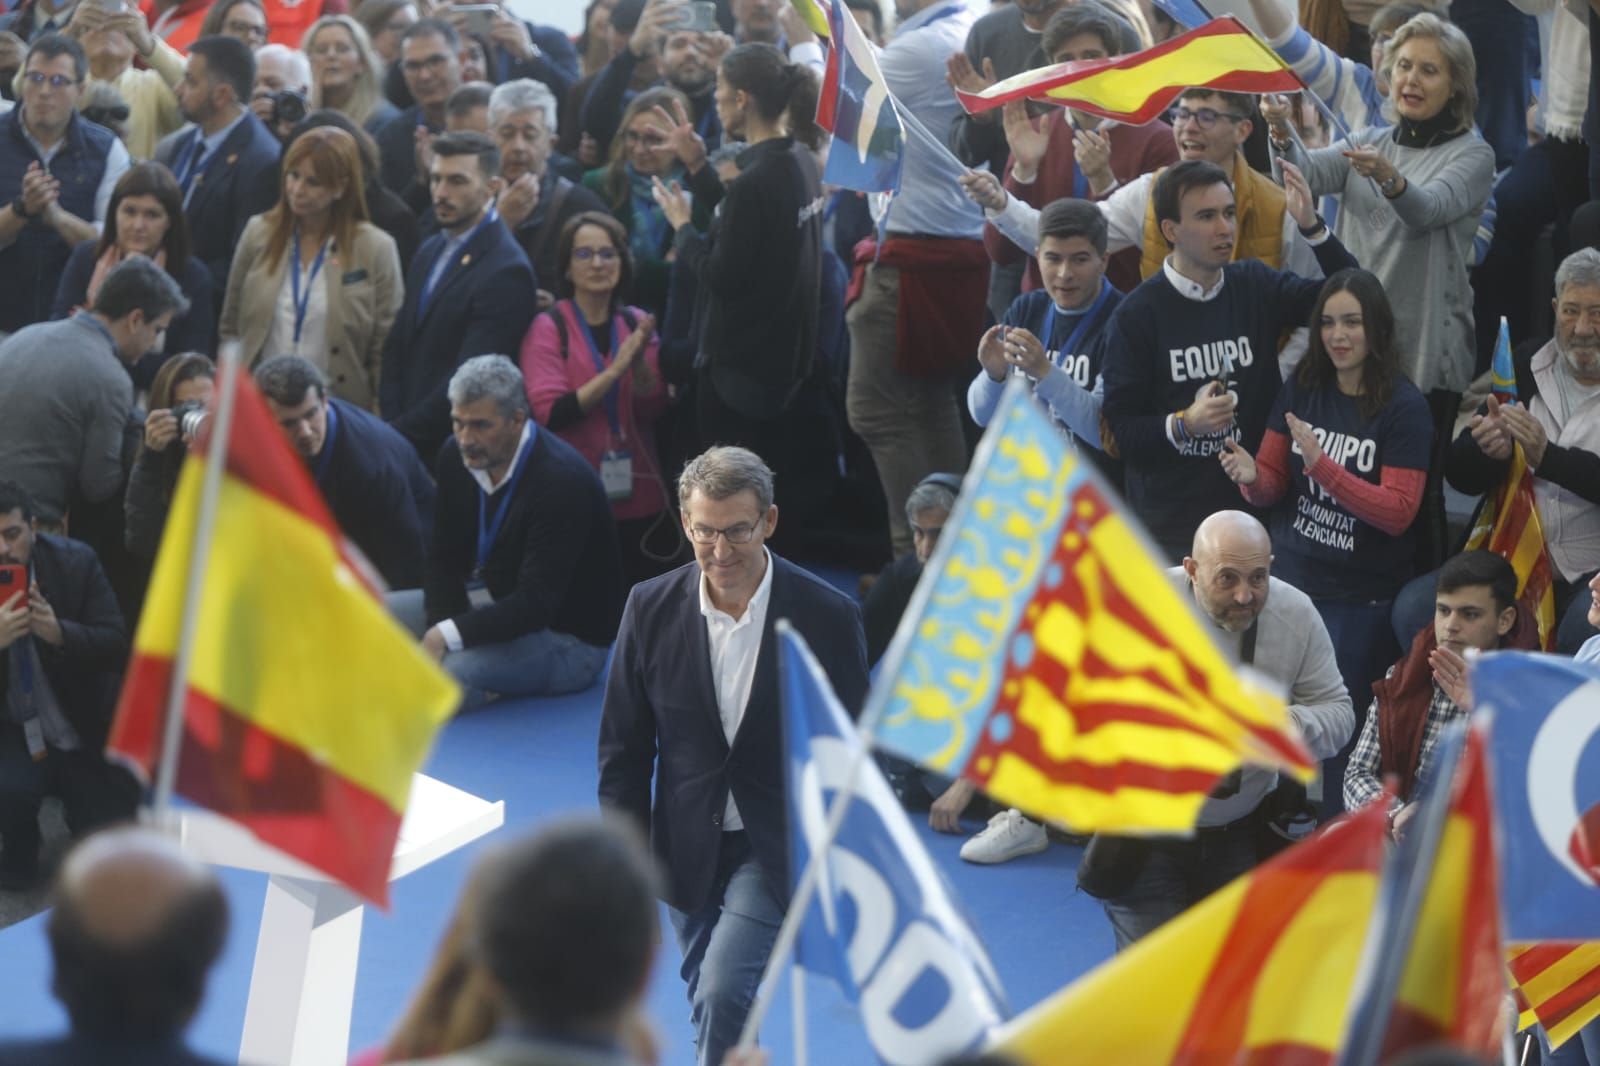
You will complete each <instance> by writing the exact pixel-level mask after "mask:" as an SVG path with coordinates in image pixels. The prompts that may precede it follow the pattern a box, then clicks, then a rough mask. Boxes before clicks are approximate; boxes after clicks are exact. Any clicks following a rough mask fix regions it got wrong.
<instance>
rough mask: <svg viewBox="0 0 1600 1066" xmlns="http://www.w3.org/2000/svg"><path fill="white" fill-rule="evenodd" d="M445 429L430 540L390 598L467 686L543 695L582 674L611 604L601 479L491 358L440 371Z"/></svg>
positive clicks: (607, 637)
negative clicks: (415, 578) (411, 575)
mask: <svg viewBox="0 0 1600 1066" xmlns="http://www.w3.org/2000/svg"><path fill="white" fill-rule="evenodd" d="M449 390H450V421H451V424H452V425H453V426H454V428H455V436H454V438H453V439H451V440H450V441H449V442H447V443H446V444H445V446H444V447H443V448H441V449H439V458H438V462H437V463H436V465H435V468H434V473H435V475H436V477H437V478H438V481H439V491H438V495H437V497H436V498H435V501H434V515H433V537H432V538H431V540H430V541H429V544H428V558H427V562H426V564H425V567H424V570H425V576H424V580H423V587H422V589H421V590H409V591H404V592H397V593H394V594H392V595H391V596H390V597H389V605H390V608H391V609H392V610H393V611H394V613H395V616H396V617H397V618H398V619H399V620H400V621H401V623H402V624H404V625H406V626H407V627H408V628H410V629H411V631H412V632H414V633H417V634H418V635H419V636H421V637H422V646H423V648H424V649H426V650H427V651H428V652H429V653H430V654H431V655H433V657H434V658H436V659H439V660H441V661H442V662H443V663H444V667H445V669H446V670H449V671H450V673H451V674H453V675H454V676H455V678H456V680H458V681H460V682H461V684H462V687H463V688H465V689H466V697H465V701H464V705H463V706H464V708H470V707H472V706H474V705H476V704H478V703H481V702H483V701H484V700H485V699H487V698H490V697H493V696H555V695H560V694H563V693H567V692H578V691H580V690H582V689H586V688H588V687H589V686H590V685H592V684H594V682H595V679H596V678H598V677H599V676H600V670H601V669H602V668H603V667H604V666H605V661H606V651H607V649H608V648H609V647H610V645H611V640H612V638H613V637H615V636H616V632H617V619H618V617H619V616H620V615H621V613H622V562H621V559H620V558H619V557H618V554H617V531H616V526H615V525H614V524H613V522H612V518H611V502H610V500H608V499H607V498H606V491H605V487H604V486H602V485H601V484H600V476H599V475H598V474H596V473H595V470H594V467H592V466H590V465H589V462H588V460H586V459H585V458H584V457H583V456H581V455H579V454H578V452H577V451H575V450H574V449H573V447H572V446H571V445H570V444H568V443H567V442H566V441H564V440H562V439H561V438H560V437H557V436H556V435H555V434H554V433H550V432H548V431H546V430H543V429H540V428H539V426H538V425H537V424H536V423H535V422H533V421H532V420H531V419H530V418H529V417H528V395H527V391H526V387H525V386H524V385H523V382H522V373H521V371H519V370H518V369H517V368H516V366H515V365H514V364H513V363H512V362H511V360H509V359H507V358H506V357H505V356H503V355H480V356H476V357H474V358H472V359H469V360H467V361H466V362H465V363H463V364H462V365H461V369H460V370H457V371H456V373H455V376H454V377H452V378H451V379H450V385H449Z"/></svg>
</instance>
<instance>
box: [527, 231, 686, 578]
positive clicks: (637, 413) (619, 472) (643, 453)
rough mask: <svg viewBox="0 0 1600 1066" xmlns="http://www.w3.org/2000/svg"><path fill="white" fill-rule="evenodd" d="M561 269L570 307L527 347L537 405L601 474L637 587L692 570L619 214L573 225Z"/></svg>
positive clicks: (661, 390) (560, 246)
mask: <svg viewBox="0 0 1600 1066" xmlns="http://www.w3.org/2000/svg"><path fill="white" fill-rule="evenodd" d="M556 262H557V263H559V264H560V265H561V277H560V280H559V283H560V290H561V295H562V299H560V300H558V301H557V302H556V304H555V306H553V307H551V308H550V310H548V311H546V312H545V313H544V314H542V315H540V316H539V317H538V318H536V319H534V320H533V326H532V327H531V328H530V329H529V330H528V335H527V337H526V338H525V339H524V340H523V342H522V375H523V380H524V381H525V382H526V385H527V390H528V406H529V408H530V409H531V410H532V411H533V417H534V418H536V419H538V420H539V423H540V424H541V425H543V426H545V427H546V428H547V429H549V430H551V431H552V432H553V433H555V434H557V435H558V436H560V437H561V438H562V439H563V440H565V441H566V442H567V443H568V444H571V445H572V446H573V447H574V448H576V449H578V451H579V452H581V453H582V454H583V456H584V458H586V459H588V460H589V463H590V464H591V465H592V466H593V467H594V468H595V470H596V471H598V472H599V474H600V479H601V481H603V482H604V483H605V486H606V492H607V494H608V495H609V496H610V497H611V511H612V514H613V515H614V516H615V517H616V520H617V540H618V541H619V542H620V546H621V549H622V574H623V579H624V580H625V581H626V582H627V584H628V585H629V587H631V586H633V585H634V584H636V583H637V582H640V581H643V580H644V579H646V578H650V577H654V576H656V575H657V574H661V573H665V572H666V571H667V570H668V569H669V568H671V567H673V566H676V565H677V564H678V563H680V562H684V561H686V559H685V556H684V554H683V538H682V537H680V536H679V535H678V529H677V525H676V524H675V523H674V522H673V520H672V512H671V509H670V507H669V506H668V496H667V487H666V482H665V480H664V477H663V473H662V469H661V460H660V457H659V456H658V455H657V452H656V441H655V436H656V426H655V423H656V419H657V418H658V417H659V416H660V415H661V413H662V412H663V411H665V410H666V407H667V389H666V385H665V384H664V383H663V382H662V380H661V364H660V350H659V349H660V341H659V340H658V338H657V337H656V333H655V325H656V322H655V319H654V318H653V317H652V316H651V315H649V314H646V313H645V312H644V311H643V310H641V309H640V308H637V307H629V306H628V305H627V304H626V302H625V299H626V296H627V293H628V291H629V286H630V283H631V282H632V276H633V264H632V256H631V255H630V254H629V251H628V233H627V231H626V230H625V229H623V228H622V223H620V222H618V221H617V220H616V219H614V218H612V217H611V216H610V215H606V214H602V213H600V212H598V211H585V212H583V213H582V214H580V215H576V216H574V217H573V218H571V219H569V220H568V221H567V224H566V225H565V226H563V227H562V228H561V236H560V237H559V238H558V240H557V244H556Z"/></svg>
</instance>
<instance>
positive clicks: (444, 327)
mask: <svg viewBox="0 0 1600 1066" xmlns="http://www.w3.org/2000/svg"><path fill="white" fill-rule="evenodd" d="M499 174H500V150H499V149H498V148H496V147H495V143H494V141H492V140H490V139H489V138H488V137H486V136H484V135H483V134H481V133H474V132H469V131H468V132H456V133H446V134H441V135H440V136H439V137H437V138H436V139H435V140H434V142H433V165H432V169H431V171H430V173H429V186H430V188H431V189H432V194H433V210H434V214H435V215H436V216H437V218H438V219H439V227H440V229H439V232H438V233H436V234H434V235H433V236H432V237H430V238H428V240H427V241H425V242H424V243H423V245H422V247H421V248H420V249H418V251H417V255H416V258H415V259H413V260H412V261H411V269H410V270H409V271H408V272H407V273H406V301H405V304H404V306H402V307H401V308H400V314H399V317H397V318H396V319H395V321H394V326H393V328H391V329H390V330H389V339H388V341H387V342H386V343H385V344H384V348H383V374H382V377H381V379H380V383H379V386H378V402H379V408H380V410H381V411H382V413H383V417H384V418H385V419H386V420H387V421H388V422H389V424H390V425H392V426H394V428H395V429H397V430H399V431H400V433H401V435H402V436H404V437H405V438H406V439H407V440H409V441H410V442H411V444H412V446H413V447H414V448H416V449H417V454H418V455H419V456H421V457H422V459H423V461H424V462H431V461H432V460H433V458H434V456H435V455H437V454H438V451H439V446H440V445H441V444H443V443H444V440H445V438H446V437H448V436H449V435H450V401H449V399H448V398H447V396H446V389H447V388H448V386H449V384H450V376H451V375H452V374H454V373H455V371H456V368H457V367H459V366H460V365H461V364H462V363H464V362H466V361H467V360H468V359H470V358H471V357H473V356H475V355H507V356H510V357H512V358H513V359H514V358H515V357H516V354H517V353H518V352H519V351H521V350H522V337H523V334H525V333H527V332H528V325H529V323H531V322H532V321H533V316H534V311H535V309H536V302H537V291H538V284H537V282H536V280H535V278H534V276H533V268H532V267H531V266H529V265H528V257H527V256H526V255H524V254H523V252H522V249H521V248H520V247H519V246H518V245H517V242H516V239H515V238H514V237H513V236H512V235H511V231H510V230H508V229H507V228H506V227H505V226H502V225H501V224H500V220H499V216H498V215H497V214H496V213H495V210H494V196H495V193H497V192H498V191H499V189H500V178H499Z"/></svg>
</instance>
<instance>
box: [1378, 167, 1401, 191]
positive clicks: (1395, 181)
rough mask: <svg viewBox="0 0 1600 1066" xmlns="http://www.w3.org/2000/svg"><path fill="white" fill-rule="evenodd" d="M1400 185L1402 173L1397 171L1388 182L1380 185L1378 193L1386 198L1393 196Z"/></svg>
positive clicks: (1382, 182)
mask: <svg viewBox="0 0 1600 1066" xmlns="http://www.w3.org/2000/svg"><path fill="white" fill-rule="evenodd" d="M1399 184H1400V172H1399V171H1398V170H1397V171H1395V172H1394V174H1393V175H1391V176H1390V177H1389V178H1388V179H1387V180H1385V181H1380V182H1379V183H1378V191H1379V192H1381V193H1383V195H1385V196H1391V195H1393V193H1394V190H1395V188H1396V186H1398V185H1399Z"/></svg>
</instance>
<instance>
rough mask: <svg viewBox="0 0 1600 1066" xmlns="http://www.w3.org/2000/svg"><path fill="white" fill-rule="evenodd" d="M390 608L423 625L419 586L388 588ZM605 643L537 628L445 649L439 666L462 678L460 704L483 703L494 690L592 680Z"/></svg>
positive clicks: (503, 692) (535, 691)
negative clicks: (501, 640) (503, 638)
mask: <svg viewBox="0 0 1600 1066" xmlns="http://www.w3.org/2000/svg"><path fill="white" fill-rule="evenodd" d="M388 603H389V613H391V614H393V615H394V617H395V619H396V620H397V621H398V622H399V623H400V624H401V625H403V626H405V627H406V628H407V629H409V630H411V632H412V633H415V634H416V635H417V636H419V637H420V636H421V635H422V634H423V633H424V632H426V631H427V628H428V617H427V612H426V610H425V609H424V607H423V604H422V590H421V589H402V590H400V591H398V592H391V593H389V597H388ZM606 651H607V649H605V648H597V647H595V646H594V645H592V644H585V643H584V642H583V641H581V640H579V639H578V638H577V637H575V636H572V635H571V634H570V633H557V632H556V631H555V630H553V629H539V630H535V631H534V632H532V633H524V634H523V635H522V636H520V637H514V638H512V639H511V640H508V641H505V642H504V643H501V644H485V645H481V646H479V647H476V648H463V649H462V650H461V651H449V652H445V655H444V668H445V669H446V670H447V671H449V673H450V676H452V677H454V678H455V679H456V680H457V681H459V682H460V683H461V687H462V688H463V689H465V690H466V691H465V692H464V693H463V695H462V699H461V710H463V711H470V710H473V709H475V708H477V707H481V706H483V705H484V704H485V703H487V702H489V701H490V700H491V699H493V698H495V697H496V696H512V697H518V696H562V695H565V694H567V693H569V692H581V691H583V690H584V689H586V688H588V687H589V686H590V685H592V684H594V682H595V679H596V678H598V677H599V676H600V671H601V670H602V669H604V668H605V665H606Z"/></svg>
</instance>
